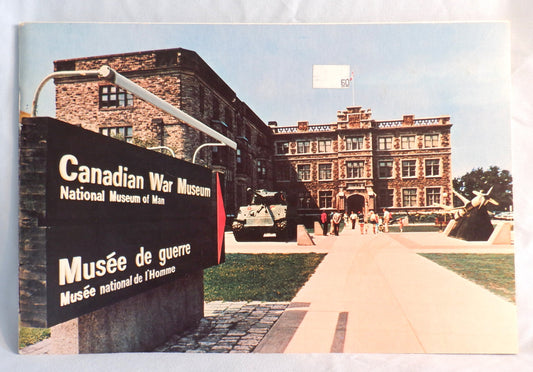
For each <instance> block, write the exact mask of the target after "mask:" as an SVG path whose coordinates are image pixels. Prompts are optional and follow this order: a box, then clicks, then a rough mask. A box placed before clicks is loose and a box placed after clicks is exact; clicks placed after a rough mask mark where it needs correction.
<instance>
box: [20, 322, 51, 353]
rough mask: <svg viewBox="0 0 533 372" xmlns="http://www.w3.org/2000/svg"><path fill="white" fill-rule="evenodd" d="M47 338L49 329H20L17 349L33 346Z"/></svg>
mask: <svg viewBox="0 0 533 372" xmlns="http://www.w3.org/2000/svg"><path fill="white" fill-rule="evenodd" d="M48 337H50V329H49V328H30V327H20V330H19V348H20V349H22V348H23V347H26V346H28V345H33V344H35V343H37V342H39V341H42V340H44V339H45V338H48Z"/></svg>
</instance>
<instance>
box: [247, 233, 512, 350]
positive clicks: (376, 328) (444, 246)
mask: <svg viewBox="0 0 533 372" xmlns="http://www.w3.org/2000/svg"><path fill="white" fill-rule="evenodd" d="M321 241H322V242H323V243H325V242H326V241H329V244H330V247H328V248H326V249H327V251H328V252H329V253H328V255H327V256H326V257H325V258H324V260H323V262H322V263H321V264H320V265H319V267H318V268H317V270H316V272H315V274H313V276H312V277H311V278H310V280H309V281H308V282H307V283H306V285H305V286H304V287H302V289H301V290H300V291H299V292H298V294H297V295H296V297H295V298H294V299H293V301H292V302H291V303H290V304H289V306H288V308H287V309H286V310H285V312H284V313H283V314H282V315H281V317H280V318H279V320H278V321H277V322H276V323H275V324H274V326H273V327H272V329H271V330H270V331H269V332H268V333H267V334H266V336H265V337H264V338H263V340H262V341H261V343H260V344H259V345H258V346H257V348H256V349H255V350H254V352H262V353H330V352H344V353H499V354H507V353H516V352H517V342H518V339H517V322H516V306H515V305H514V304H513V303H510V302H507V301H506V300H504V299H502V298H500V297H498V296H496V295H494V294H492V293H491V292H489V291H488V290H485V289H483V288H482V287H480V286H478V285H476V284H474V283H472V282H470V281H468V280H466V279H463V278H462V277H460V276H459V275H457V274H455V273H453V272H452V271H450V270H447V269H445V268H443V267H441V266H439V265H437V264H435V263H433V262H432V261H430V260H427V259H425V258H423V257H421V256H420V255H418V254H416V252H417V251H421V250H422V251H428V252H429V251H444V252H474V251H475V252H478V253H485V252H487V251H490V252H491V253H509V252H512V246H505V247H502V246H498V247H494V246H488V245H487V244H485V243H471V242H463V241H460V240H456V239H452V238H448V237H445V236H444V235H443V234H439V233H389V234H378V235H360V234H359V233H358V232H357V230H344V231H343V232H342V233H341V235H340V236H338V237H334V236H331V237H326V238H324V239H323V240H321ZM318 248H320V247H318ZM258 253H259V252H258ZM263 253H264V252H263Z"/></svg>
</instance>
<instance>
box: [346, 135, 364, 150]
mask: <svg viewBox="0 0 533 372" xmlns="http://www.w3.org/2000/svg"><path fill="white" fill-rule="evenodd" d="M362 149H363V137H346V150H362Z"/></svg>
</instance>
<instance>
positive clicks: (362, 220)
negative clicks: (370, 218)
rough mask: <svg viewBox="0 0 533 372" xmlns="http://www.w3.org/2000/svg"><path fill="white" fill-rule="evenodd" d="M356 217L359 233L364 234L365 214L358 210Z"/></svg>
mask: <svg viewBox="0 0 533 372" xmlns="http://www.w3.org/2000/svg"><path fill="white" fill-rule="evenodd" d="M357 219H358V220H359V228H360V229H361V235H363V234H366V226H365V215H364V213H363V212H361V211H359V214H358V216H357Z"/></svg>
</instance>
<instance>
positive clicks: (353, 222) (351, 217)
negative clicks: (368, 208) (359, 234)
mask: <svg viewBox="0 0 533 372" xmlns="http://www.w3.org/2000/svg"><path fill="white" fill-rule="evenodd" d="M350 221H351V222H352V230H353V229H355V224H356V223H357V215H356V214H355V213H354V211H352V213H350Z"/></svg>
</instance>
